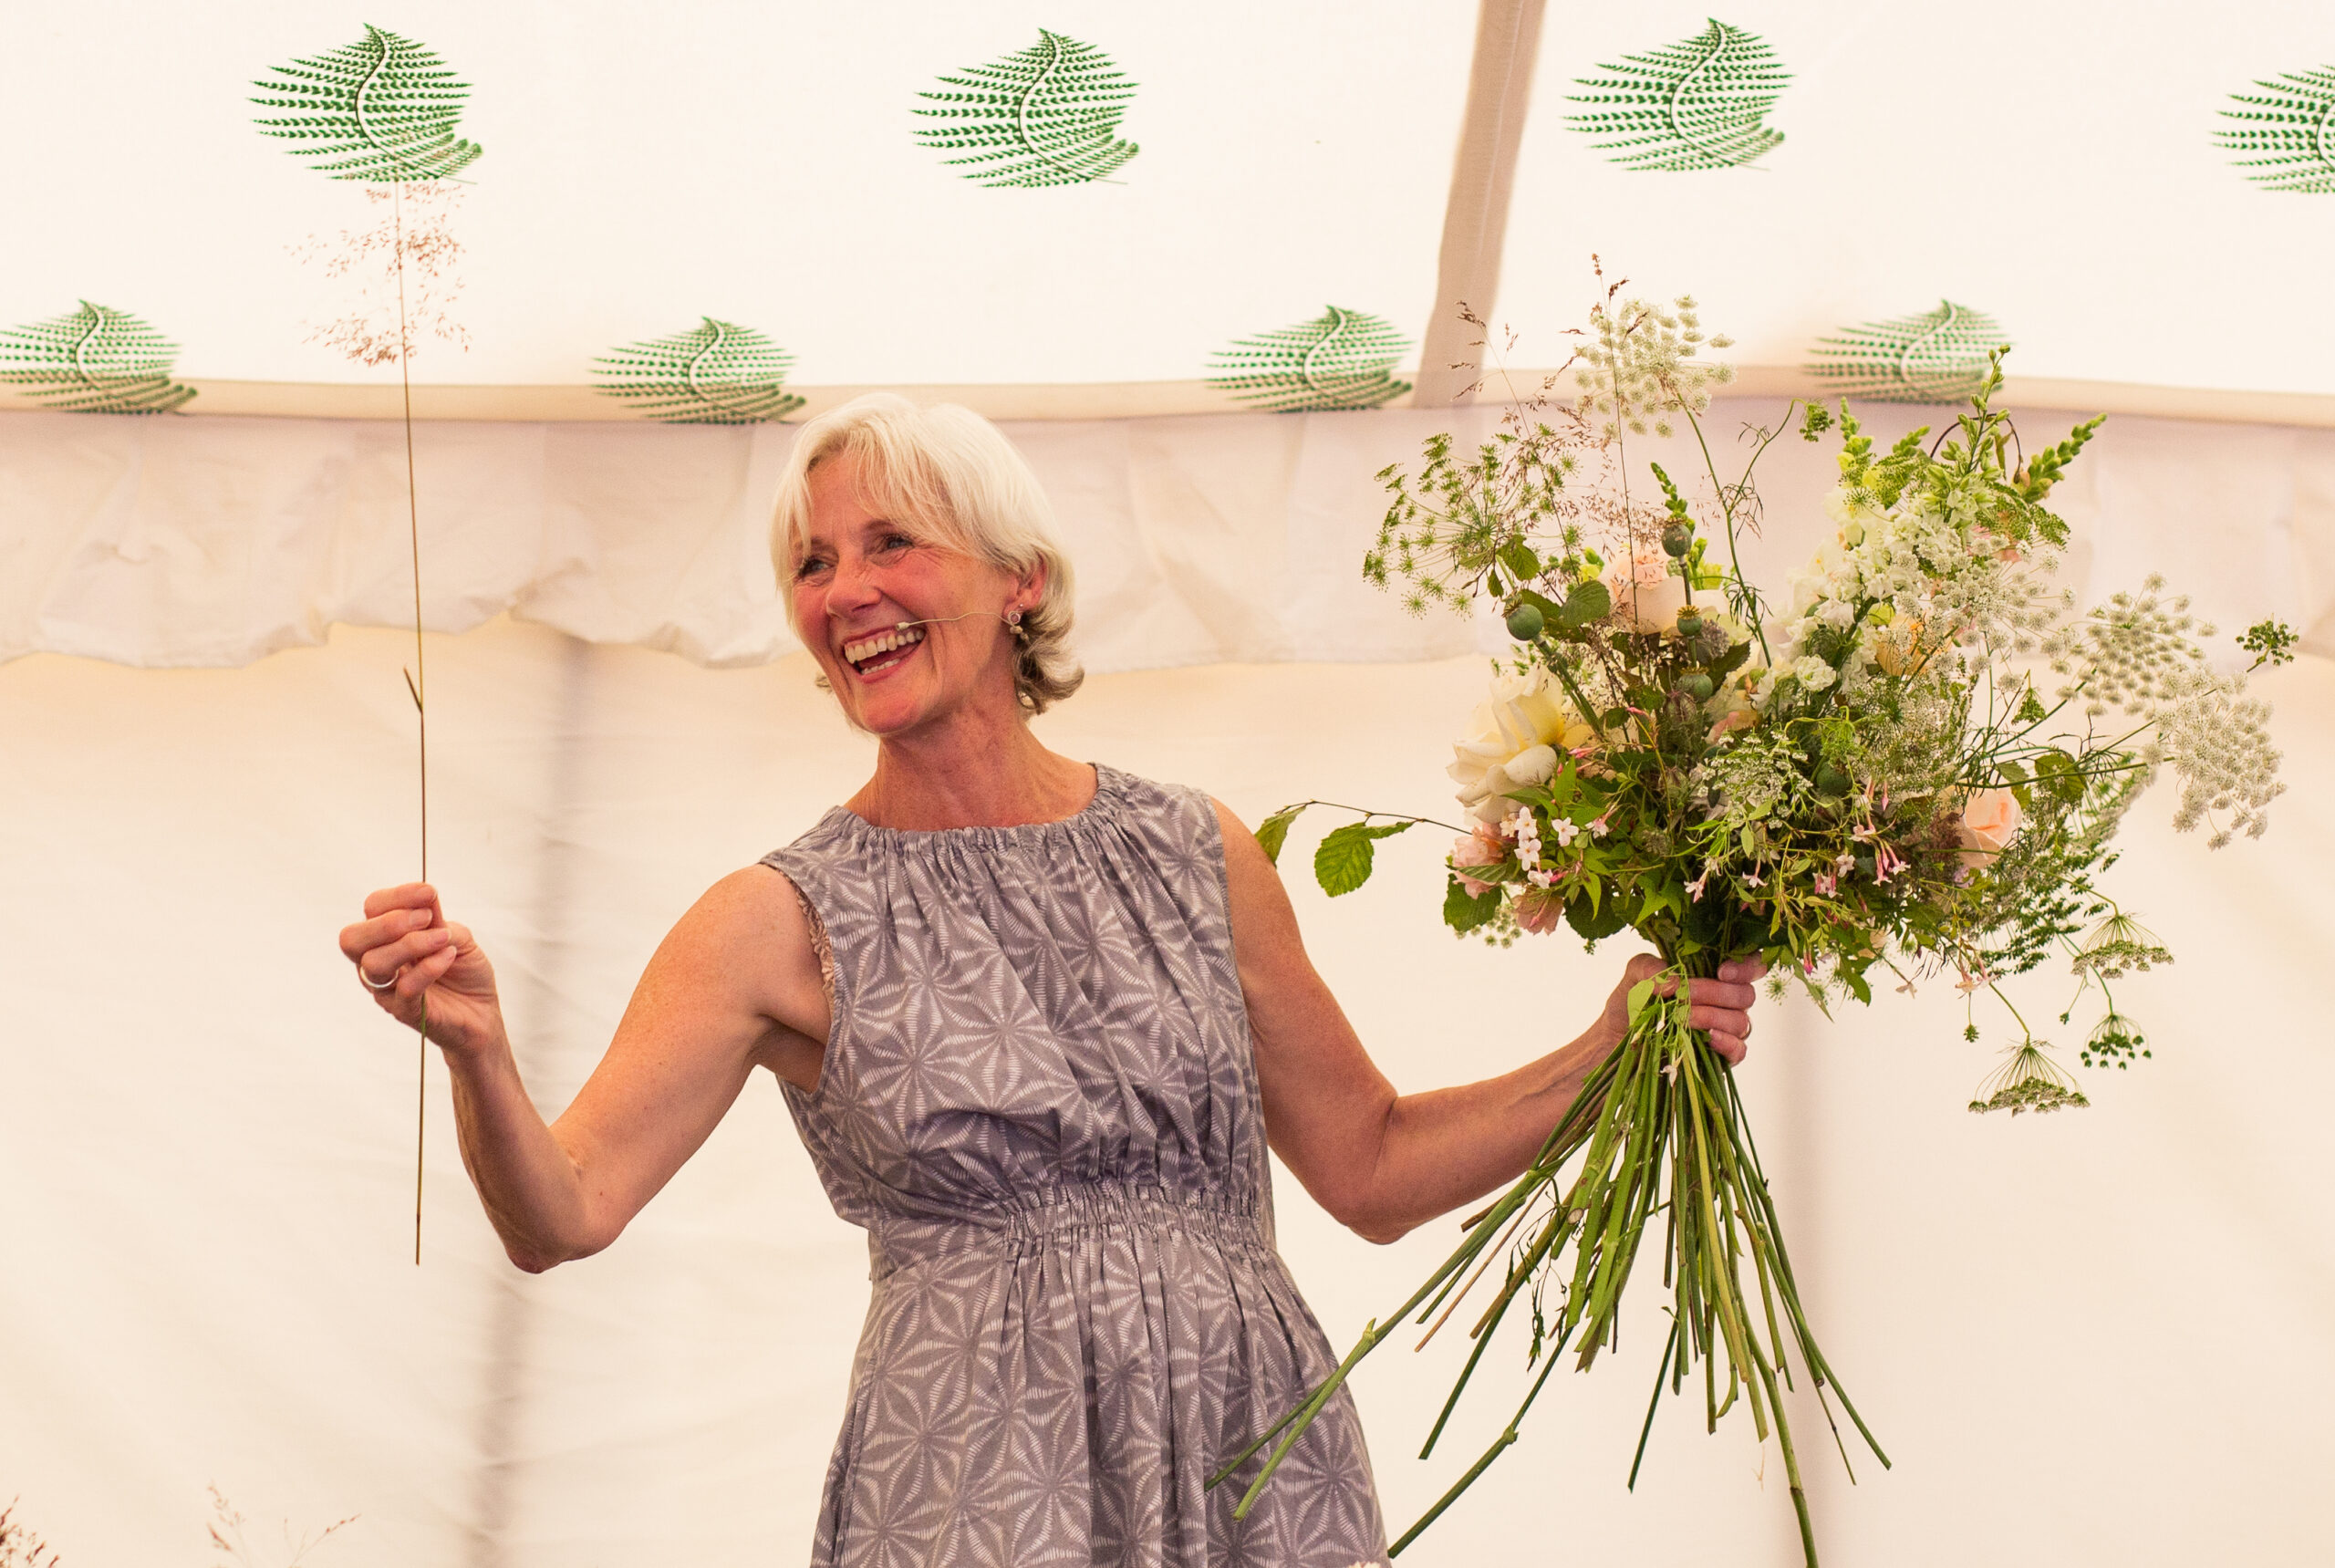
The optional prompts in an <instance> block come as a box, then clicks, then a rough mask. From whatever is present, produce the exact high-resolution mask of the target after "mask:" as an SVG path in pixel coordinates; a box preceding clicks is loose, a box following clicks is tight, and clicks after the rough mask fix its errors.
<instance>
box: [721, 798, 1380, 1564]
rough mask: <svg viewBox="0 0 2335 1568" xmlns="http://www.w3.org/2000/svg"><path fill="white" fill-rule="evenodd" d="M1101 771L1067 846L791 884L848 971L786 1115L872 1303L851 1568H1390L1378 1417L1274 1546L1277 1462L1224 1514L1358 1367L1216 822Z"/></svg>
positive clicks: (1017, 833) (839, 814)
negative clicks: (1315, 1390)
mask: <svg viewBox="0 0 2335 1568" xmlns="http://www.w3.org/2000/svg"><path fill="white" fill-rule="evenodd" d="M1095 772H1096V774H1097V787H1096V790H1095V799H1094V801H1093V803H1092V804H1090V805H1088V806H1087V807H1086V809H1085V810H1084V811H1082V812H1081V813H1079V814H1078V815H1076V816H1074V817H1070V818H1068V819H1066V820H1064V821H1061V822H1051V823H1042V824H1036V825H1033V826H1019V827H966V828H951V829H948V830H945V831H940V832H929V833H926V832H908V831H904V830H898V829H892V828H883V827H877V826H872V825H870V824H869V823H867V822H866V821H865V820H863V819H862V818H860V817H858V816H856V815H853V814H852V813H850V812H847V811H845V810H843V809H842V808H840V807H837V808H835V809H834V810H831V811H829V812H828V813H827V814H826V815H825V817H824V818H823V819H822V820H821V821H820V823H819V824H818V826H815V827H814V828H813V829H812V830H811V831H810V832H808V833H806V834H804V836H802V837H801V838H799V839H797V840H796V841H795V842H794V844H793V845H791V846H788V847H786V848H784V849H782V850H778V851H776V852H775V853H773V854H772V855H770V856H768V857H766V858H765V859H764V861H763V864H764V865H767V866H770V867H773V868H774V869H776V870H778V871H779V872H781V873H783V874H784V876H786V877H788V878H789V879H790V880H791V881H793V883H794V887H795V888H796V890H797V892H798V893H799V894H800V895H801V896H802V898H803V899H804V903H805V905H806V907H807V908H808V909H810V910H811V912H812V914H813V916H814V929H815V930H817V929H819V928H822V927H823V928H824V935H825V946H826V948H827V950H828V953H827V954H823V956H829V955H831V958H832V963H833V971H832V981H833V992H834V1003H835V1007H834V1019H835V1022H834V1025H833V1028H832V1030H831V1031H830V1033H829V1035H828V1040H827V1047H826V1055H825V1064H824V1066H823V1067H822V1069H821V1074H820V1078H819V1084H818V1087H817V1089H816V1090H815V1091H814V1092H812V1093H809V1094H805V1093H804V1092H803V1091H802V1090H801V1089H798V1088H796V1087H794V1085H787V1086H786V1088H785V1094H786V1098H787V1103H788V1105H789V1106H790V1107H791V1108H792V1109H793V1111H794V1120H795V1126H796V1127H798V1128H799V1129H800V1130H801V1132H802V1135H803V1141H804V1145H805V1147H808V1148H809V1150H810V1152H811V1157H812V1159H813V1161H814V1162H815V1164H816V1166H817V1167H818V1170H819V1175H820V1179H821V1180H822V1181H823V1182H824V1183H825V1187H826V1190H827V1194H828V1196H829V1198H830V1199H832V1200H833V1201H834V1203H835V1212H836V1213H838V1214H840V1215H841V1216H842V1217H843V1218H844V1219H846V1220H850V1221H851V1222H852V1223H853V1224H856V1225H859V1226H863V1227H865V1228H866V1230H867V1243H868V1254H869V1258H870V1262H871V1269H870V1275H871V1278H872V1280H873V1282H874V1284H873V1291H872V1295H871V1299H870V1301H869V1303H868V1309H867V1325H866V1327H865V1329H864V1330H863V1331H862V1333H861V1335H860V1341H859V1349H858V1352H857V1354H856V1356H855V1357H854V1361H853V1367H852V1378H851V1397H850V1403H849V1406H848V1408H847V1409H846V1414H845V1417H844V1424H843V1431H842V1434H841V1436H840V1437H839V1438H837V1439H836V1443H835V1457H834V1459H833V1460H832V1461H831V1463H830V1464H829V1466H828V1468H827V1478H826V1488H825V1497H824V1501H823V1506H822V1510H821V1513H820V1519H819V1525H818V1530H817V1534H816V1538H815V1544H814V1546H813V1552H812V1561H813V1563H815V1564H816V1565H817V1568H991V1565H994V1568H1088V1565H1089V1564H1105V1563H1107V1564H1113V1565H1121V1564H1124V1565H1126V1568H1235V1565H1239V1568H1249V1565H1254V1568H1354V1565H1355V1564H1357V1563H1364V1564H1370V1563H1385V1535H1384V1532H1383V1529H1382V1526H1381V1523H1380V1520H1379V1514H1378V1504H1377V1500H1376V1497H1375V1492H1374V1491H1373V1489H1372V1485H1371V1477H1370V1464H1369V1459H1368V1457H1367V1455H1366V1453H1365V1449H1364V1448H1363V1439H1362V1429H1361V1426H1360V1423H1359V1421H1358V1420H1357V1419H1356V1417H1355V1415H1354V1407H1353V1405H1352V1403H1351V1402H1350V1401H1349V1399H1348V1398H1347V1397H1346V1395H1345V1393H1344V1390H1341V1391H1340V1392H1339V1394H1338V1396H1337V1397H1336V1398H1335V1399H1334V1401H1333V1402H1332V1403H1331V1405H1330V1406H1329V1407H1328V1408H1327V1409H1326V1410H1325V1411H1324V1412H1323V1415H1322V1417H1321V1418H1320V1419H1319V1420H1317V1421H1316V1422H1315V1423H1314V1424H1313V1428H1312V1429H1311V1430H1310V1431H1308V1432H1307V1433H1306V1435H1305V1437H1304V1438H1302V1440H1301V1441H1300V1442H1299V1444H1298V1445H1297V1447H1296V1448H1295V1449H1293V1450H1292V1452H1291V1454H1290V1456H1289V1458H1288V1459H1286V1460H1284V1461H1283V1462H1282V1467H1281V1469H1279V1470H1277V1471H1276V1472H1275V1473H1274V1476H1273V1480H1272V1481H1271V1484H1270V1485H1268V1486H1267V1487H1266V1489H1265V1490H1264V1492H1263V1494H1262V1495H1261V1497H1260V1498H1259V1499H1258V1501H1257V1505H1256V1507H1255V1508H1253V1509H1252V1510H1251V1511H1250V1514H1249V1517H1248V1518H1247V1519H1245V1520H1235V1519H1234V1518H1233V1517H1232V1510H1233V1507H1234V1506H1235V1505H1236V1504H1237V1503H1238V1502H1239V1501H1240V1495H1241V1493H1242V1492H1243V1491H1244V1490H1247V1483H1248V1481H1249V1480H1251V1479H1252V1478H1253V1477H1254V1475H1255V1474H1256V1472H1257V1470H1258V1469H1259V1468H1260V1466H1261V1463H1262V1461H1263V1455H1262V1454H1260V1455H1258V1456H1257V1457H1255V1458H1252V1459H1250V1460H1249V1461H1248V1463H1247V1464H1245V1465H1244V1466H1243V1467H1242V1469H1241V1470H1240V1472H1239V1473H1238V1474H1236V1475H1235V1476H1234V1477H1232V1478H1230V1479H1229V1480H1226V1481H1225V1482H1224V1483H1223V1484H1222V1485H1220V1486H1219V1487H1217V1488H1216V1489H1215V1490H1211V1491H1203V1490H1201V1489H1202V1485H1203V1483H1204V1482H1205V1481H1206V1480H1208V1478H1209V1475H1211V1474H1212V1473H1214V1471H1215V1470H1216V1469H1219V1467H1220V1466H1221V1465H1222V1464H1223V1462H1224V1461H1225V1460H1226V1459H1229V1458H1230V1456H1231V1455H1233V1454H1234V1453H1237V1452H1239V1451H1240V1449H1241V1448H1242V1447H1244V1446H1245V1445H1246V1443H1247V1442H1248V1441H1249V1439H1251V1438H1253V1437H1254V1436H1256V1435H1257V1434H1258V1433H1260V1432H1261V1431H1263V1430H1264V1429H1265V1428H1266V1427H1267V1426H1269V1425H1270V1424H1271V1422H1272V1421H1273V1420H1275V1419H1276V1418H1278V1417H1280V1416H1281V1415H1282V1412H1283V1411H1284V1410H1286V1409H1287V1408H1288V1407H1290V1406H1291V1405H1292V1404H1293V1403H1294V1402H1295V1401H1296V1400H1298V1399H1300V1398H1302V1397H1303V1396H1304V1394H1305V1393H1306V1391H1307V1390H1308V1389H1309V1388H1311V1387H1313V1386H1317V1385H1318V1384H1319V1383H1320V1382H1321V1380H1322V1379H1323V1377H1325V1376H1328V1375H1329V1374H1330V1373H1331V1372H1332V1371H1334V1369H1335V1367H1336V1366H1337V1357H1336V1356H1335V1355H1332V1354H1331V1352H1330V1348H1329V1345H1328V1343H1327V1341H1326V1340H1325V1339H1324V1338H1323V1334H1322V1331H1321V1328H1320V1326H1319V1325H1318V1324H1316V1323H1315V1322H1314V1320H1313V1314H1312V1313H1311V1312H1310V1311H1308V1310H1307V1308H1306V1305H1305V1303H1304V1302H1303V1301H1302V1299H1301V1298H1300V1296H1299V1295H1298V1293H1297V1287H1296V1285H1295V1283H1294V1282H1292V1279H1291V1278H1290V1274H1289V1271H1288V1270H1287V1268H1286V1267H1285V1266H1284V1265H1283V1264H1282V1260H1281V1257H1280V1255H1279V1254H1278V1253H1277V1252H1276V1251H1274V1249H1273V1225H1272V1193H1271V1175H1270V1173H1269V1170H1268V1168H1267V1165H1266V1158H1265V1152H1266V1151H1265V1132H1264V1125H1263V1118H1262V1116H1261V1111H1260V1108H1259V1103H1258V1096H1257V1076H1256V1070H1255V1066H1254V1064H1253V1062H1252V1060H1251V1055H1250V1036H1249V1024H1248V1015H1247V1012H1246V1008H1245V1006H1244V1004H1243V1002H1242V999H1241V993H1240V977H1239V975H1238V973H1237V972H1236V971H1235V970H1234V967H1233V959H1232V941H1231V929H1230V921H1229V918H1228V911H1227V894H1226V888H1225V877H1224V845H1223V840H1222V838H1221V836H1220V833H1219V827H1218V823H1217V817H1216V814H1215V811H1214V810H1213V808H1212V807H1211V806H1210V805H1209V800H1208V797H1207V796H1206V795H1204V794H1199V792H1197V791H1193V790H1187V789H1182V788H1178V787H1174V786H1169V785H1163V784H1152V783H1149V782H1147V781H1145V780H1142V779H1137V778H1136V777H1134V776H1132V775H1130V774H1122V773H1119V772H1117V771H1116V770H1114V769H1111V768H1105V767H1098V768H1097V769H1096V770H1095ZM1268 1451H1269V1450H1268Z"/></svg>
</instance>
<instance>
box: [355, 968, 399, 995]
mask: <svg viewBox="0 0 2335 1568" xmlns="http://www.w3.org/2000/svg"><path fill="white" fill-rule="evenodd" d="M404 972H405V965H403V964H400V965H398V967H397V969H396V970H395V971H393V972H391V974H390V975H389V979H387V980H384V981H376V980H375V979H374V978H373V977H372V976H371V975H369V974H367V973H366V972H365V965H364V963H363V962H362V961H359V962H358V965H357V978H358V979H359V980H361V981H364V982H365V989H366V990H368V991H387V990H389V988H390V987H391V986H393V985H395V984H397V982H398V976H399V975H401V974H403V973H404Z"/></svg>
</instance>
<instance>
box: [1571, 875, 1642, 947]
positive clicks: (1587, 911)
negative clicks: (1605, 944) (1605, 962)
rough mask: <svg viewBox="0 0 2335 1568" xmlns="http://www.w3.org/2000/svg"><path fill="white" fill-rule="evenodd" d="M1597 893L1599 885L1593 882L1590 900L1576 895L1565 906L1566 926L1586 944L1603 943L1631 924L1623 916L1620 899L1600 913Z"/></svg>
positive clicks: (1590, 889) (1590, 888) (1590, 887)
mask: <svg viewBox="0 0 2335 1568" xmlns="http://www.w3.org/2000/svg"><path fill="white" fill-rule="evenodd" d="M1597 891H1598V885H1597V884H1596V883H1594V882H1592V883H1590V884H1589V892H1590V896H1589V897H1588V898H1582V897H1580V896H1579V895H1575V896H1574V897H1573V898H1571V899H1569V900H1567V901H1566V904H1565V924H1566V925H1568V926H1571V927H1572V929H1573V931H1574V934H1575V935H1577V936H1579V937H1580V938H1581V940H1583V941H1585V942H1594V941H1602V940H1603V939H1605V938H1607V937H1610V936H1612V935H1613V934H1614V932H1615V931H1618V930H1620V929H1622V928H1623V927H1624V926H1626V925H1628V924H1629V923H1630V922H1629V921H1628V920H1627V919H1624V916H1623V914H1622V906H1621V902H1620V900H1619V899H1616V900H1615V901H1614V902H1613V903H1611V904H1608V905H1606V906H1605V909H1604V911H1603V913H1600V912H1599V910H1598V907H1597V906H1598V900H1597V897H1596V895H1597Z"/></svg>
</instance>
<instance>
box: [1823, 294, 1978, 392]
mask: <svg viewBox="0 0 2335 1568" xmlns="http://www.w3.org/2000/svg"><path fill="white" fill-rule="evenodd" d="M1817 342H1818V344H1819V345H1820V347H1818V348H1813V349H1811V350H1810V351H1809V352H1810V357H1811V359H1812V360H1814V361H1815V362H1814V363H1811V365H1810V366H1809V367H1808V373H1809V374H1810V375H1811V376H1813V377H1815V378H1816V379H1818V380H1819V381H1821V382H1822V383H1824V385H1825V389H1826V391H1827V393H1828V394H1829V395H1831V396H1833V397H1842V398H1862V399H1864V400H1868V401H1871V402H1877V403H1953V402H1959V401H1961V400H1963V399H1965V398H1968V397H1971V396H1973V395H1975V394H1976V393H1977V390H1978V389H1979V388H1980V387H1981V386H1982V385H1984V384H1985V382H1986V379H1987V354H1988V353H1989V352H1991V351H1992V350H1994V349H1997V348H2006V347H2008V341H2007V340H2006V339H2005V337H2003V329H2002V328H2001V327H1998V326H1997V325H1996V324H1995V319H1994V317H1990V316H1988V315H1987V314H1986V313H1985V312H1984V311H1979V310H1973V309H1971V308H1970V307H1969V306H1967V305H1956V304H1955V303H1954V301H1952V300H1950V299H1942V300H1940V301H1938V306H1937V308H1936V309H1935V310H1930V311H1925V312H1923V313H1922V314H1920V315H1918V316H1901V317H1895V318H1894V319H1893V320H1889V321H1868V322H1866V323H1865V324H1864V325H1863V326H1862V327H1844V328H1842V331H1841V333H1840V334H1839V336H1837V337H1820V338H1818V339H1817Z"/></svg>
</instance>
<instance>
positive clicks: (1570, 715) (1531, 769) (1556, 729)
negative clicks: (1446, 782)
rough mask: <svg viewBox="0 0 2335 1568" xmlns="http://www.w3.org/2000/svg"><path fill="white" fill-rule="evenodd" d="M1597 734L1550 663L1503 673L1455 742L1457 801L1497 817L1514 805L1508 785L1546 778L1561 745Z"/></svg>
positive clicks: (1474, 812) (1484, 817) (1480, 815)
mask: <svg viewBox="0 0 2335 1568" xmlns="http://www.w3.org/2000/svg"><path fill="white" fill-rule="evenodd" d="M1594 736H1595V732H1593V731H1592V730H1591V729H1590V727H1589V726H1588V725H1587V724H1585V723H1583V722H1582V721H1581V718H1580V716H1579V715H1578V714H1576V713H1575V712H1573V711H1572V705H1571V704H1570V703H1568V702H1567V701H1566V700H1565V695H1564V689H1563V688H1562V687H1561V686H1559V685H1558V684H1557V679H1556V677H1555V676H1553V675H1551V674H1550V673H1549V671H1548V670H1547V669H1546V668H1544V667H1542V666H1540V665H1535V666H1534V667H1533V668H1532V669H1531V670H1530V671H1529V672H1528V673H1526V674H1522V675H1501V676H1499V677H1497V678H1496V679H1495V680H1493V681H1492V691H1491V696H1490V697H1489V699H1487V700H1486V701H1484V702H1482V703H1481V704H1479V706H1478V707H1477V709H1476V711H1475V713H1474V715H1473V717H1472V718H1471V719H1470V721H1469V722H1468V734H1467V738H1466V739H1464V740H1462V741H1460V742H1458V744H1456V745H1454V746H1453V747H1452V748H1451V749H1452V753H1453V757H1452V763H1451V779H1452V782H1453V783H1455V784H1458V786H1459V791H1458V796H1459V804H1460V805H1464V806H1466V807H1467V808H1468V815H1471V816H1473V817H1475V818H1476V820H1477V821H1479V822H1498V821H1499V820H1500V818H1502V817H1504V816H1506V815H1508V814H1509V813H1510V812H1511V811H1513V810H1515V809H1516V805H1515V803H1514V802H1513V801H1510V800H1509V799H1508V798H1507V795H1508V792H1509V791H1510V790H1512V789H1516V788H1519V787H1520V786H1522V785H1524V784H1546V783H1547V782H1548V781H1549V779H1550V778H1551V776H1552V775H1553V774H1555V773H1556V769H1557V751H1558V749H1559V748H1563V749H1566V750H1571V749H1572V748H1575V747H1578V746H1584V745H1587V744H1588V743H1589V742H1590V741H1591V740H1593V738H1594Z"/></svg>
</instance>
